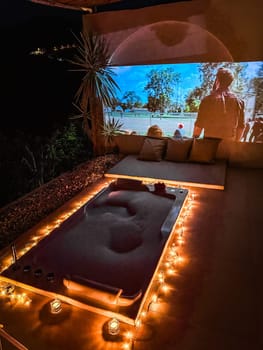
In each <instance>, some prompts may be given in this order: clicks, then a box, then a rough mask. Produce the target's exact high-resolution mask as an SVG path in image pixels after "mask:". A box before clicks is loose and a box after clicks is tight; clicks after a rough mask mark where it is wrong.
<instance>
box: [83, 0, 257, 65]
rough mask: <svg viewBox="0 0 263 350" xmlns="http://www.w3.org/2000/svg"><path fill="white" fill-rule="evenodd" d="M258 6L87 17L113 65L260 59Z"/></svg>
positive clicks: (184, 6)
mask: <svg viewBox="0 0 263 350" xmlns="http://www.w3.org/2000/svg"><path fill="white" fill-rule="evenodd" d="M260 9H262V10H263V1H262V0H250V1H247V0H231V1H229V0H193V1H187V2H179V3H174V4H165V5H159V6H153V7H147V8H142V9H137V10H122V11H114V12H105V13H98V14H87V15H85V16H84V18H83V23H84V26H87V27H88V26H91V27H92V28H93V29H94V30H95V31H97V32H98V33H101V34H103V35H105V37H106V38H107V40H108V41H109V44H110V51H111V53H112V63H113V64H138V63H160V62H205V61H222V60H226V61H232V60H237V61H246V60H261V59H263V39H262V38H263V26H262V25H261V21H262V19H261V17H262V16H261V14H262V11H260Z"/></svg>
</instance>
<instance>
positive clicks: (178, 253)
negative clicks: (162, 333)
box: [107, 193, 196, 350]
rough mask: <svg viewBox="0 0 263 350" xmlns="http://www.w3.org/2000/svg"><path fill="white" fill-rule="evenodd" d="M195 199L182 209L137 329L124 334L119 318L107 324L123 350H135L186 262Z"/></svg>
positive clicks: (190, 195)
mask: <svg viewBox="0 0 263 350" xmlns="http://www.w3.org/2000/svg"><path fill="white" fill-rule="evenodd" d="M195 198H196V194H195V193H191V194H189V196H188V198H187V201H186V203H185V205H184V207H183V208H182V211H181V213H180V216H179V218H178V220H177V222H176V225H175V228H174V231H173V233H172V235H173V236H172V241H171V242H170V244H169V246H168V247H167V249H166V251H165V254H164V256H163V259H162V261H161V263H160V265H159V268H158V271H156V275H155V279H154V281H153V282H154V283H153V284H152V286H151V290H150V293H149V298H148V297H147V299H148V300H146V301H145V303H144V306H143V308H142V310H141V312H140V314H139V316H138V317H137V319H136V321H135V327H134V329H133V331H126V332H122V330H121V323H120V322H119V320H118V319H117V318H112V319H110V320H109V321H108V323H107V329H108V333H109V334H110V335H111V336H119V335H120V334H121V335H122V340H123V343H122V349H127V350H132V349H134V342H135V341H136V340H139V339H138V337H137V335H136V334H137V331H138V330H139V329H140V328H141V327H142V326H143V324H144V323H145V324H146V322H147V314H148V313H149V312H150V311H153V312H156V311H159V312H160V311H161V310H160V309H158V303H159V302H160V297H162V298H163V297H164V298H165V295H166V294H167V293H168V292H169V289H170V286H169V284H168V283H167V279H168V278H169V277H171V276H173V275H175V274H176V272H177V271H178V269H179V268H180V264H181V263H183V262H184V260H185V259H184V257H183V255H182V246H183V244H184V240H185V237H184V235H185V220H186V218H187V217H188V216H189V214H190V211H191V209H192V207H193V203H194V200H195ZM122 333H123V334H122Z"/></svg>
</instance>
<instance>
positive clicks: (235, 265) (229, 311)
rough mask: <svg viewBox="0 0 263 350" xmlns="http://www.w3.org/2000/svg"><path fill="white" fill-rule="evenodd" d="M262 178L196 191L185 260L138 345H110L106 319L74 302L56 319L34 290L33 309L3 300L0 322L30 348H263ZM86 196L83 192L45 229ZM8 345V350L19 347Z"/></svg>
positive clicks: (230, 179)
mask: <svg viewBox="0 0 263 350" xmlns="http://www.w3.org/2000/svg"><path fill="white" fill-rule="evenodd" d="M262 179H263V170H257V169H241V168H228V170H227V181H226V187H225V190H224V191H219V190H211V189H199V188H194V189H191V188H190V191H192V192H193V193H195V200H194V204H193V208H192V210H191V212H190V214H189V216H188V217H187V220H186V224H185V226H184V231H185V235H184V245H183V253H184V260H183V262H182V263H181V264H179V266H178V269H177V270H176V273H175V274H174V275H172V276H169V277H168V278H167V281H166V282H167V285H168V287H169V290H168V291H167V293H164V294H162V295H160V296H159V298H158V301H157V302H156V303H155V304H154V305H153V307H152V308H151V309H150V310H149V312H148V314H147V316H146V317H145V319H144V320H143V323H142V326H141V327H138V328H136V329H135V331H134V335H133V340H132V341H128V342H123V341H115V342H114V341H105V339H104V338H103V335H102V329H103V325H104V324H105V322H106V321H107V318H106V317H105V316H101V315H98V314H94V313H91V312H89V311H86V310H81V309H79V308H77V307H73V306H71V305H68V304H63V313H61V314H60V315H59V317H57V318H54V317H51V315H50V313H49V312H48V310H47V305H48V304H49V302H50V299H49V298H48V297H44V296H40V295H36V294H33V293H28V296H29V297H30V298H31V299H32V302H31V305H30V306H29V307H21V306H19V305H18V304H16V303H12V302H10V301H8V298H5V297H0V324H3V326H4V328H3V329H4V330H5V331H6V332H8V333H9V334H10V335H12V336H14V337H15V338H16V339H17V340H18V341H19V342H21V343H22V344H24V346H26V347H27V348H28V349H30V350H46V349H49V350H59V349H67V350H71V349H72V350H73V349H74V350H76V349H78V350H84V349H85V350H91V349H92V350H94V349H96V350H100V349H104V350H108V349H111V350H115V349H125V348H126V349H135V350H155V349H156V350H157V349H158V350H159V349H163V350H199V349H200V350H201V349H202V350H211V349H212V350H235V349H238V350H242V349H246V350H247V349H251V350H252V349H253V350H261V349H262V348H263V335H262V334H263V332H262V331H263V329H262V327H263V322H262V321H263V320H262V315H263V306H262V305H263V303H262V295H263V280H262V269H263V259H262V256H263V236H262V232H263V231H262V227H263V217H262V208H263V186H262ZM106 181H108V179H103V180H101V181H99V183H98V184H99V185H101V186H102V185H103V183H104V182H106ZM89 191H91V192H92V191H94V188H93V187H92V188H90V189H89ZM88 196H89V193H87V192H85V191H84V192H82V193H81V194H80V195H78V196H77V197H75V198H74V199H73V200H71V201H70V202H68V203H67V204H65V205H64V206H63V207H61V208H60V209H59V210H58V211H56V212H54V213H53V214H52V215H51V216H50V217H49V218H47V219H46V220H45V222H44V224H45V225H46V224H48V222H49V221H50V220H55V218H56V217H58V216H59V215H61V213H62V214H63V213H64V212H65V211H67V210H68V209H70V210H71V208H72V206H73V204H74V203H75V202H79V201H81V200H85V198H87V197H88ZM41 225H43V222H42V223H41ZM34 229H35V228H34ZM33 231H34V230H33V229H32V230H30V232H28V233H26V234H25V235H24V236H22V237H21V238H20V242H22V241H24V242H25V241H26V240H27V239H28V236H29V235H31V234H32V233H33ZM2 342H3V349H4V350H6V349H7V350H8V349H14V347H12V346H10V345H8V344H7V343H6V341H5V340H3V339H2Z"/></svg>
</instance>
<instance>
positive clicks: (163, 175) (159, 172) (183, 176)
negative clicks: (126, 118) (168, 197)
mask: <svg viewBox="0 0 263 350" xmlns="http://www.w3.org/2000/svg"><path fill="white" fill-rule="evenodd" d="M105 176H106V177H111V178H130V179H136V180H146V181H155V182H157V181H160V182H165V183H166V184H178V185H182V186H183V185H184V186H187V185H188V186H196V187H204V188H213V189H220V190H223V189H224V185H225V176H226V161H224V160H219V161H216V162H215V163H214V164H205V163H203V164H200V163H185V162H182V163H175V162H170V161H166V160H161V161H160V162H156V161H141V160H138V159H137V156H136V155H128V156H126V157H125V158H123V159H122V160H121V161H120V162H119V163H117V164H116V165H115V166H113V167H112V168H111V169H110V170H109V171H108V172H107V173H106V174H105Z"/></svg>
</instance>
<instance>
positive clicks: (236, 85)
mask: <svg viewBox="0 0 263 350" xmlns="http://www.w3.org/2000/svg"><path fill="white" fill-rule="evenodd" d="M219 68H228V69H230V70H231V71H232V72H233V74H234V81H233V83H232V85H231V90H232V91H233V92H235V93H236V94H237V95H239V96H240V97H241V98H243V97H244V94H245V93H246V92H247V91H246V87H247V77H246V65H245V64H241V63H233V62H225V63H223V64H222V63H202V64H200V67H199V72H200V86H196V87H195V88H193V90H191V91H190V92H189V93H188V95H187V97H186V100H185V105H186V107H185V110H186V111H187V112H197V111H198V108H199V104H200V101H201V100H202V99H203V98H204V97H205V96H207V95H209V94H210V93H211V91H212V89H213V84H214V81H215V76H216V73H217V70H218V69H219Z"/></svg>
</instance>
